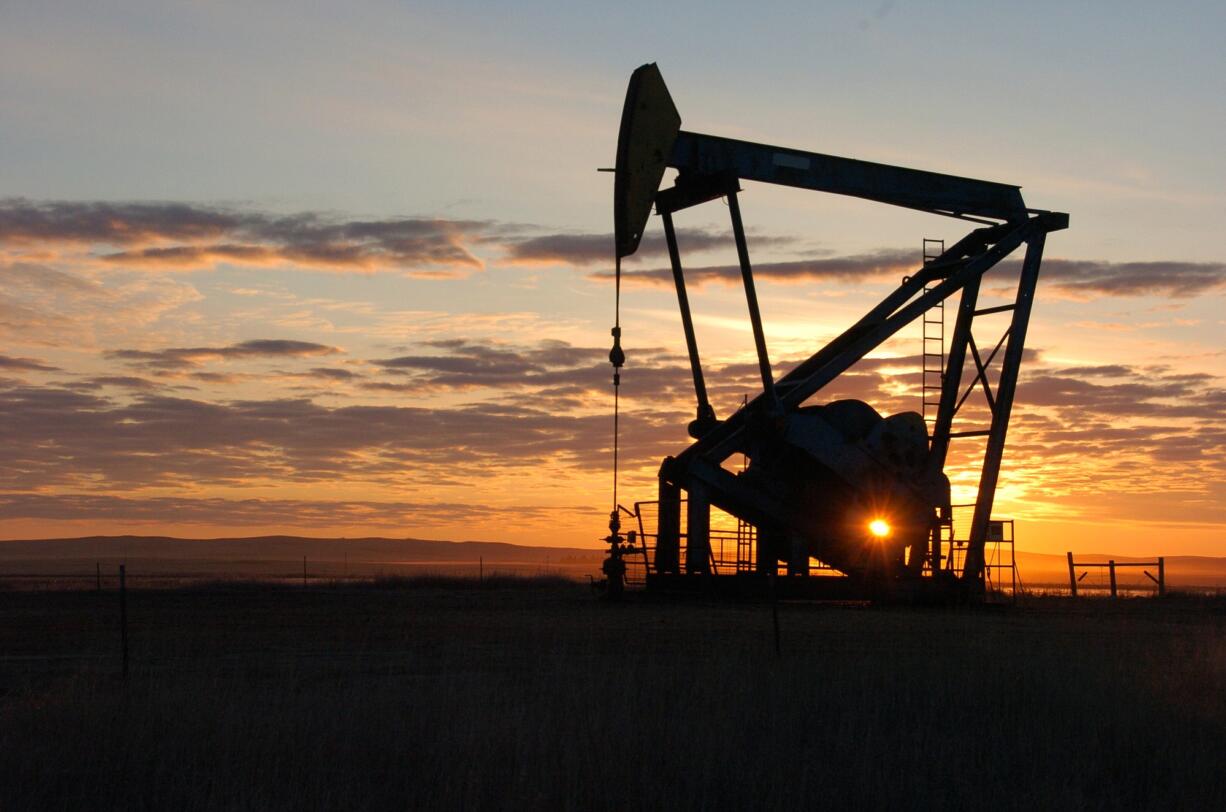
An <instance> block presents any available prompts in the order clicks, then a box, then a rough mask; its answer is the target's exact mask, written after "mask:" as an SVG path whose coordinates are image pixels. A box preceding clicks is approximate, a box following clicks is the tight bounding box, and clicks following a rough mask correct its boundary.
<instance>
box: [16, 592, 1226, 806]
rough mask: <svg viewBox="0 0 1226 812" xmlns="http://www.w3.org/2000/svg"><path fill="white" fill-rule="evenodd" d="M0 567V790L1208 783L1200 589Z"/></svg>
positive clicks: (614, 801) (1095, 788)
mask: <svg viewBox="0 0 1226 812" xmlns="http://www.w3.org/2000/svg"><path fill="white" fill-rule="evenodd" d="M128 613H129V623H130V651H131V675H130V677H129V679H128V680H127V681H126V682H125V681H124V680H123V679H122V678H121V676H120V667H119V657H118V652H119V625H118V624H119V620H118V617H119V615H118V599H117V596H116V595H115V593H114V592H110V591H103V592H101V593H93V592H63V591H61V592H48V593H37V592H7V593H3V594H0V775H2V776H4V778H3V781H2V782H0V808H3V809H6V810H11V809H59V808H112V807H124V808H137V807H144V808H152V809H171V808H174V809H207V808H237V809H291V808H292V809H327V808H373V807H380V808H387V807H434V808H470V809H494V808H584V809H636V808H681V809H691V808H771V807H775V808H779V807H785V806H789V807H799V808H811V807H815V806H831V807H853V808H884V807H893V808H900V807H901V808H917V807H924V808H938V807H940V808H970V807H976V808H978V807H984V806H991V807H999V808H1006V809H1011V808H1044V809H1080V808H1124V807H1128V808H1136V807H1155V806H1162V807H1170V808H1226V788H1224V786H1223V775H1224V774H1226V769H1224V767H1226V692H1223V690H1222V688H1223V685H1226V604H1224V603H1223V602H1222V601H1220V600H1214V599H1192V598H1172V599H1169V600H1166V601H1155V600H1140V599H1138V600H1124V601H1117V602H1110V601H1106V600H1081V601H1075V602H1074V601H1069V600H1063V599H1046V600H1038V601H1034V602H1032V603H1030V604H1026V605H1023V606H1020V607H1016V608H1004V609H979V610H966V609H963V610H933V609H925V610H916V609H908V608H900V607H872V606H843V605H820V604H795V605H783V606H782V607H781V608H780V621H781V630H782V654H781V656H778V657H776V655H775V651H774V644H773V637H772V635H771V619H770V618H771V615H770V608H769V606H763V605H754V604H738V605H729V604H706V603H693V602H691V603H683V604H669V603H660V602H653V601H646V600H637V601H630V602H627V603H625V604H623V605H609V604H606V603H603V602H599V601H597V600H595V599H593V598H592V597H591V595H590V592H589V591H588V589H587V588H586V586H576V585H572V584H566V583H564V582H562V583H556V582H554V583H533V582H531V581H530V580H529V581H522V582H516V581H514V580H504V581H503V582H501V583H498V582H495V583H494V584H493V585H491V586H487V587H486V588H483V589H471V588H459V587H458V586H457V585H456V584H449V583H447V582H445V581H442V582H434V583H417V584H414V583H411V582H397V583H391V582H389V583H383V584H380V585H376V586H367V587H364V588H354V587H347V588H341V587H335V588H327V587H320V588H311V589H301V588H298V589H294V588H289V587H268V586H259V587H256V586H251V585H248V586H244V587H234V588H227V587H225V586H223V585H215V586H212V587H209V588H194V589H181V590H165V591H157V590H149V591H143V590H142V591H134V592H129V595H128Z"/></svg>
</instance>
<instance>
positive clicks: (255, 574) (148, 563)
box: [0, 536, 603, 585]
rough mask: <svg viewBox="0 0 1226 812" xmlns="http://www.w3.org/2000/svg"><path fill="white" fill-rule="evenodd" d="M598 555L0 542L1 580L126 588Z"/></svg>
mask: <svg viewBox="0 0 1226 812" xmlns="http://www.w3.org/2000/svg"><path fill="white" fill-rule="evenodd" d="M602 557H603V553H602V552H601V551H600V550H584V549H579V548H575V547H561V548H559V547H529V546H524V545H519V544H505V543H502V542H495V541H431V540H428V539H411V538H408V539H388V538H303V537H299V536H256V537H252V538H216V539H180V538H171V537H168V536H87V537H85V538H73V539H38V540H15V541H0V582H9V583H23V584H27V585H28V584H35V583H41V582H45V583H48V584H53V583H54V584H60V585H63V584H64V583H66V581H65V579H68V580H73V581H81V582H92V581H93V580H94V577H95V573H97V574H98V577H100V578H102V579H104V580H106V579H113V578H114V577H115V575H116V573H117V571H118V565H119V564H124V565H126V569H127V573H128V578H129V581H130V582H132V583H146V584H147V583H164V584H165V583H188V582H192V581H199V580H201V579H204V580H209V579H231V578H240V579H249V578H254V579H274V580H283V579H286V578H301V577H304V572H309V574H310V575H311V576H312V577H320V578H336V577H343V576H354V577H371V576H383V575H410V574H414V573H440V574H462V575H467V574H471V575H477V574H478V573H479V572H485V573H487V574H492V573H506V574H509V573H514V574H526V575H532V574H543V573H550V574H566V575H569V576H571V577H576V578H583V577H585V576H587V575H595V574H598V573H599V572H600V561H601V558H602ZM14 579H16V580H15V581H14ZM48 579H50V580H48ZM133 579H135V580H133Z"/></svg>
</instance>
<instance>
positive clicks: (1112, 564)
mask: <svg viewBox="0 0 1226 812" xmlns="http://www.w3.org/2000/svg"><path fill="white" fill-rule="evenodd" d="M1107 569H1108V570H1109V571H1110V572H1111V597H1113V598H1114V597H1116V594H1115V559H1114V558H1113V559H1111V560H1110V561H1108V562H1107Z"/></svg>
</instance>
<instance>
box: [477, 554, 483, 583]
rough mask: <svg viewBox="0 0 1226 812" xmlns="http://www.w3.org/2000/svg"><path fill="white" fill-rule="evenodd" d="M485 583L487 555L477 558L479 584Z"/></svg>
mask: <svg viewBox="0 0 1226 812" xmlns="http://www.w3.org/2000/svg"><path fill="white" fill-rule="evenodd" d="M484 585H485V556H479V557H478V558H477V586H484Z"/></svg>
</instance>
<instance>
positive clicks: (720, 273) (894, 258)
mask: <svg viewBox="0 0 1226 812" xmlns="http://www.w3.org/2000/svg"><path fill="white" fill-rule="evenodd" d="M918 264H919V263H918V261H917V257H916V252H915V251H914V250H902V249H883V250H880V251H873V252H870V253H866V254H852V255H848V256H841V257H822V258H818V259H802V260H793V261H790V262H761V263H754V264H753V272H754V277H755V278H756V279H772V280H777V281H781V282H811V281H821V280H835V281H841V282H847V281H863V280H866V279H878V278H891V279H896V280H900V279H901V278H902V277H903V276H905V275H907V274H909V273H914V272H915V271H916V269H917V267H918ZM589 278H592V279H600V280H610V279H612V278H613V273H612V272H611V271H598V272H595V273H592V274H590V275H589ZM622 280H623V281H629V282H635V281H639V282H645V283H648V284H652V285H664V286H668V285H672V284H673V272H672V269H671V268H652V269H642V270H640V269H629V270H626V269H623V270H622ZM685 280H686V282H687V283H690V284H694V285H702V284H705V283H707V282H723V283H725V284H739V283H740V281H741V266H739V265H706V266H698V267H686V268H685Z"/></svg>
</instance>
